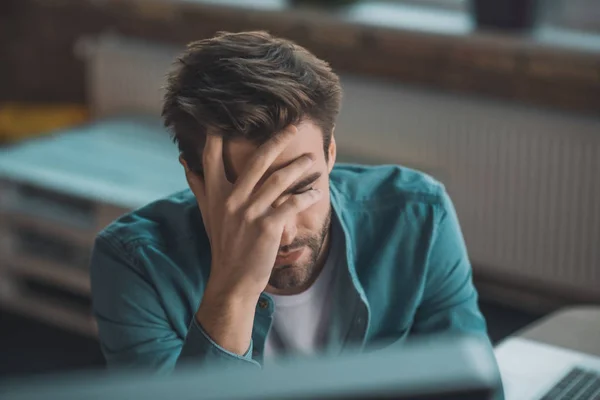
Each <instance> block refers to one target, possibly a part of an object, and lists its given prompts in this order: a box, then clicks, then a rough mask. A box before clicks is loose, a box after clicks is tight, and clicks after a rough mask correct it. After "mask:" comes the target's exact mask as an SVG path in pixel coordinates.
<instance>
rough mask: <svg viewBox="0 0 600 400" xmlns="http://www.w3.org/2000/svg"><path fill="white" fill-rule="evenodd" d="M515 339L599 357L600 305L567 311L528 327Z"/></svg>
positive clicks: (573, 308)
mask: <svg viewBox="0 0 600 400" xmlns="http://www.w3.org/2000/svg"><path fill="white" fill-rule="evenodd" d="M516 336H518V337H520V338H523V339H529V340H534V341H536V342H542V343H546V344H550V345H553V346H560V347H565V348H567V349H570V350H575V351H579V352H581V353H587V354H592V355H596V356H599V357H600V306H579V307H568V308H564V309H562V310H559V311H556V312H554V313H552V314H550V315H548V316H546V317H544V318H542V319H540V320H539V321H536V322H534V323H533V324H531V325H529V326H527V327H525V328H524V329H523V330H521V331H519V332H517V333H516Z"/></svg>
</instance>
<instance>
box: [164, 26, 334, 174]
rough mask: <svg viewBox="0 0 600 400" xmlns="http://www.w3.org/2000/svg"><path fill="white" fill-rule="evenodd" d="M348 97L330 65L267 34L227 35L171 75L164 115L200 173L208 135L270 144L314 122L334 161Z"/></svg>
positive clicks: (193, 50) (201, 46) (201, 44)
mask: <svg viewBox="0 0 600 400" xmlns="http://www.w3.org/2000/svg"><path fill="white" fill-rule="evenodd" d="M341 97H342V91H341V87H340V82H339V78H338V76H337V75H336V74H335V73H334V72H333V71H332V70H331V68H330V67H329V65H328V64H327V63H326V62H325V61H323V60H320V59H319V58H317V57H316V56H314V55H313V54H312V53H310V52H309V51H308V50H306V49H304V48H303V47H301V46H298V45H297V44H294V43H293V42H290V41H288V40H285V39H281V38H277V37H274V36H271V35H270V34H268V33H266V32H241V33H228V32H220V33H218V34H217V36H215V37H213V38H211V39H204V40H200V41H197V42H193V43H191V44H189V45H188V47H187V50H186V51H185V53H184V54H183V55H182V56H181V57H179V58H178V59H177V60H176V62H175V65H174V69H173V70H172V71H171V72H170V73H169V75H168V80H167V85H166V94H165V97H164V104H163V111H162V116H163V118H164V124H165V126H166V127H168V128H169V129H170V130H171V132H172V134H173V140H174V141H175V142H176V143H177V144H178V146H179V151H180V152H181V154H182V156H183V158H184V159H185V160H186V162H187V163H188V165H190V167H192V168H193V169H194V170H198V171H201V167H202V166H201V158H202V157H201V155H200V151H201V149H202V148H203V146H204V141H205V139H206V135H207V134H209V133H210V134H217V135H221V136H223V137H224V138H225V139H233V138H245V139H248V140H250V141H252V142H255V143H257V144H260V143H263V142H264V141H266V140H268V139H269V138H271V137H272V136H274V135H275V134H276V133H278V132H280V131H282V130H283V129H284V128H285V127H286V126H288V125H289V124H297V123H299V122H301V121H302V120H304V119H310V120H311V121H312V122H313V123H315V124H316V125H317V126H318V127H319V128H320V129H321V130H322V132H323V148H324V150H325V156H326V157H327V154H328V148H329V144H330V142H331V134H332V131H333V127H334V124H335V119H336V117H337V115H338V113H339V110H340V104H341Z"/></svg>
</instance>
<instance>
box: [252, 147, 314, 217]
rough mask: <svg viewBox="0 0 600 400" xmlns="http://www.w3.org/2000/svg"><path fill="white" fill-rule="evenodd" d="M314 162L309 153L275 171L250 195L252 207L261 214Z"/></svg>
mask: <svg viewBox="0 0 600 400" xmlns="http://www.w3.org/2000/svg"><path fill="white" fill-rule="evenodd" d="M313 163H314V157H313V156H312V155H310V154H305V155H303V156H300V157H298V158H297V159H295V160H294V161H293V162H292V163H291V164H289V165H287V166H285V167H284V168H282V169H280V170H278V171H275V172H273V173H272V174H271V176H269V177H268V178H267V180H266V181H265V182H264V184H263V185H262V186H261V187H260V189H258V191H257V192H256V193H255V194H254V195H253V196H252V197H251V199H252V200H251V201H252V205H251V207H252V208H255V211H257V212H258V213H260V214H262V213H264V211H265V210H266V209H268V208H270V207H271V205H272V204H273V203H274V202H275V200H277V199H278V198H279V197H280V196H281V195H282V194H283V193H284V191H285V190H286V189H288V188H289V187H290V186H292V184H293V183H295V182H297V181H298V179H300V177H301V176H302V174H303V173H305V172H306V171H307V170H308V169H309V168H310V167H311V166H312V165H313Z"/></svg>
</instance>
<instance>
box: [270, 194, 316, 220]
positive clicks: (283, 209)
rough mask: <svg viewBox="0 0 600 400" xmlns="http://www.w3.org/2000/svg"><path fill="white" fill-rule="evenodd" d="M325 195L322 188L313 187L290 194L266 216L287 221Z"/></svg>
mask: <svg viewBox="0 0 600 400" xmlns="http://www.w3.org/2000/svg"><path fill="white" fill-rule="evenodd" d="M322 197H323V191H322V190H320V189H311V190H308V191H306V192H304V193H300V194H295V195H293V196H290V197H289V198H288V199H287V200H286V201H285V202H283V204H281V205H280V206H279V207H277V208H274V209H272V210H271V211H270V212H269V214H268V216H267V217H266V218H268V219H271V218H272V219H273V220H276V221H285V220H287V219H288V218H290V217H292V216H294V215H296V214H298V213H300V212H302V211H304V210H306V209H307V208H308V207H310V206H312V205H313V204H315V203H316V202H318V201H319V200H321V198H322Z"/></svg>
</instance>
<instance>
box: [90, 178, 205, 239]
mask: <svg viewBox="0 0 600 400" xmlns="http://www.w3.org/2000/svg"><path fill="white" fill-rule="evenodd" d="M202 227H203V225H202V218H201V216H200V212H199V210H198V207H197V204H196V199H195V197H194V195H193V194H192V192H191V191H190V190H189V189H186V190H183V191H180V192H176V193H174V194H172V195H169V196H167V197H164V198H162V199H159V200H156V201H154V202H152V203H149V204H147V205H145V206H143V207H141V208H139V209H137V210H134V211H131V212H129V213H127V214H124V215H122V216H121V217H119V218H118V219H116V220H115V221H113V222H112V223H110V224H109V225H108V226H107V227H105V228H104V229H103V230H102V231H101V232H100V233H99V234H98V238H99V239H101V240H106V241H108V242H110V243H112V244H113V245H115V246H118V247H121V248H124V249H126V248H131V247H134V246H139V245H152V246H155V247H157V248H166V247H170V246H172V245H173V244H174V243H175V242H177V241H180V240H189V239H190V238H192V237H193V236H194V235H197V233H198V231H199V230H202V229H203V228H202Z"/></svg>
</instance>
